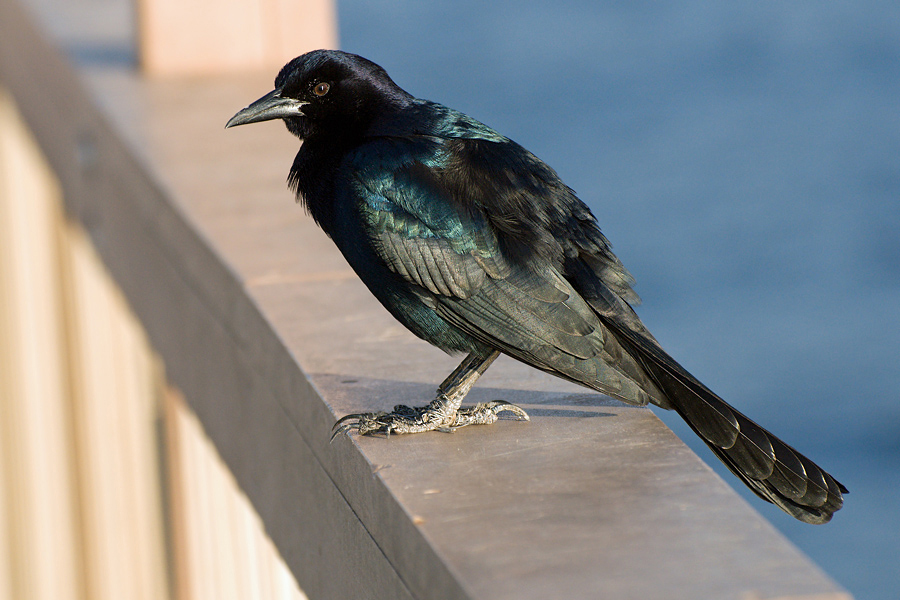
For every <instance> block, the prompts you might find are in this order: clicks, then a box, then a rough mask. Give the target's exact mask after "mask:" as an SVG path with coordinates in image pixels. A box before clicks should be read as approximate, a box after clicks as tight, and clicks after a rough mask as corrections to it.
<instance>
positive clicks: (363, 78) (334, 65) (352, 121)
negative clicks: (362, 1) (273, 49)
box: [225, 50, 412, 139]
mask: <svg viewBox="0 0 900 600" xmlns="http://www.w3.org/2000/svg"><path fill="white" fill-rule="evenodd" d="M411 99H412V96H410V95H409V94H408V93H406V92H405V91H403V90H402V89H401V88H400V87H399V86H397V84H395V83H394V82H393V81H392V80H391V78H390V77H389V76H388V74H387V73H386V72H385V70H384V69H382V68H381V67H379V66H378V65H376V64H375V63H373V62H372V61H370V60H367V59H365V58H363V57H361V56H357V55H355V54H348V53H346V52H340V51H338V50H315V51H313V52H308V53H307V54H304V55H303V56H298V57H297V58H295V59H294V60H292V61H291V62H289V63H288V64H286V65H285V66H284V67H283V68H282V69H281V72H279V73H278V77H276V78H275V89H274V90H272V91H271V92H269V93H268V94H266V95H265V96H263V97H262V98H260V99H259V100H257V101H256V102H254V103H253V104H251V105H250V106H248V107H247V108H244V109H242V110H240V111H239V112H238V113H237V114H236V115H234V116H233V117H231V119H230V120H229V121H228V123H227V124H226V125H225V127H226V128H228V127H235V126H237V125H246V124H248V123H258V122H260V121H270V120H272V119H283V120H284V122H285V125H287V128H288V130H289V131H290V132H291V133H293V134H294V135H296V136H297V137H299V138H301V139H307V138H310V137H314V136H318V135H329V136H346V135H353V134H361V133H363V132H364V131H365V129H366V128H367V127H368V126H369V124H371V122H372V120H373V119H374V118H375V117H376V116H377V115H379V114H381V113H383V112H384V111H385V110H386V109H389V108H390V107H392V106H397V107H399V106H403V105H405V104H407V103H408V102H409V101H410V100H411Z"/></svg>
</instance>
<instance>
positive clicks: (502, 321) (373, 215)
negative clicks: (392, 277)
mask: <svg viewBox="0 0 900 600" xmlns="http://www.w3.org/2000/svg"><path fill="white" fill-rule="evenodd" d="M369 168H370V169H371V162H370V163H369ZM424 173H426V171H425V170H424V169H423V168H422V167H421V165H417V166H414V167H411V168H399V169H395V170H394V171H393V172H392V173H391V174H390V176H385V175H381V176H379V177H373V176H372V173H371V171H370V172H369V173H368V174H367V175H368V176H366V177H362V176H360V177H357V179H356V181H358V182H359V183H358V187H357V195H358V197H359V210H360V211H361V213H362V215H363V217H364V218H363V220H364V222H365V224H366V229H367V233H368V236H369V239H370V242H371V243H372V246H373V248H374V250H375V252H376V254H377V255H378V256H379V257H380V258H381V260H382V261H383V262H384V264H385V265H386V266H387V267H388V269H390V270H391V271H392V272H394V273H396V274H397V275H399V276H400V277H402V278H403V279H405V280H406V281H407V282H408V283H409V284H412V285H413V286H415V288H418V290H419V291H418V293H419V295H420V297H422V298H423V301H425V302H426V303H428V304H429V305H430V306H432V308H433V309H434V310H435V311H436V312H437V313H438V315H440V316H441V317H442V318H444V319H445V320H447V321H448V322H450V323H452V324H453V325H455V326H456V327H458V328H460V329H462V330H463V331H465V332H466V333H468V334H469V335H471V336H472V337H474V338H476V339H478V340H480V341H482V342H483V343H485V344H488V345H489V346H491V347H495V348H500V349H502V350H503V351H504V352H506V353H507V354H509V355H511V356H513V357H514V358H517V359H519V360H522V361H523V362H526V363H528V364H531V365H533V366H535V367H537V368H540V369H543V370H546V371H549V372H552V373H554V374H555V375H558V376H561V377H564V378H566V379H570V380H572V381H575V382H577V383H581V384H583V385H588V386H590V387H593V388H595V389H598V390H600V391H602V392H604V393H607V394H609V395H611V396H614V397H616V398H619V399H622V400H625V401H628V402H634V403H640V404H645V403H646V402H647V400H648V397H647V394H646V393H644V392H643V391H642V390H641V389H640V387H639V386H638V385H637V384H636V383H635V382H634V381H633V379H634V374H636V373H639V369H638V368H637V366H636V365H633V364H630V363H631V362H633V361H631V359H630V357H628V356H627V354H626V353H624V352H623V351H622V348H621V346H620V345H619V343H618V342H617V341H616V340H615V339H614V338H613V337H612V336H610V335H609V334H608V332H607V331H606V330H605V328H604V327H603V325H602V324H601V322H600V320H599V319H598V318H597V315H596V313H595V312H594V310H593V309H592V308H591V307H590V306H589V305H588V304H587V302H585V301H584V299H582V298H581V296H580V295H579V294H578V293H577V292H576V291H575V290H574V289H573V288H572V286H571V284H570V283H569V282H568V281H566V280H565V279H564V278H563V277H562V276H561V275H560V274H559V272H558V271H557V270H556V269H555V268H554V267H553V266H552V265H551V264H549V263H548V262H546V261H544V260H542V259H538V258H535V259H534V260H531V261H529V263H528V264H527V265H522V264H517V263H515V262H513V261H511V260H509V259H508V258H507V257H506V256H505V254H504V252H503V251H502V250H501V244H500V242H499V241H498V238H497V234H496V232H495V230H494V229H493V228H492V227H491V225H490V223H489V222H488V219H487V218H486V217H485V215H484V214H482V213H480V212H479V211H477V210H473V209H472V208H471V207H468V208H463V207H462V206H461V204H460V203H458V202H455V201H454V200H453V199H451V198H448V197H446V195H445V193H444V192H443V191H442V190H441V188H440V187H439V186H436V185H434V182H433V181H432V180H430V179H429V178H428V177H427V175H423V174H424ZM629 367H630V368H629ZM629 371H630V372H631V373H630V374H629V373H628V372H629Z"/></svg>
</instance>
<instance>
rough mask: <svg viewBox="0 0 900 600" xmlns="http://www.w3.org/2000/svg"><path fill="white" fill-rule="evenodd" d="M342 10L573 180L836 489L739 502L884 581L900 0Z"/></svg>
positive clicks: (406, 74) (896, 544) (696, 334)
mask: <svg viewBox="0 0 900 600" xmlns="http://www.w3.org/2000/svg"><path fill="white" fill-rule="evenodd" d="M339 11H340V24H341V43H342V47H343V49H345V50H348V51H351V52H356V53H359V54H362V55H364V56H367V57H368V58H371V59H373V60H375V61H376V62H378V63H380V64H381V65H383V66H384V67H385V68H386V69H387V70H388V72H389V73H390V74H391V75H392V76H393V78H394V79H395V80H396V81H397V82H398V83H399V84H400V85H401V86H403V87H404V88H406V89H407V90H408V91H410V92H412V93H413V94H415V95H417V96H420V97H425V98H429V99H432V100H436V101H438V102H442V103H444V104H447V105H450V106H453V107H454V108H458V109H461V110H463V111H465V112H467V113H469V114H471V115H472V116H474V117H476V118H478V119H480V120H482V121H484V122H486V123H488V124H489V125H491V126H493V127H495V128H496V129H498V130H499V131H501V132H502V133H504V134H506V135H508V136H510V137H512V138H513V139H515V140H516V141H518V142H520V143H521V144H523V145H524V146H525V147H527V148H529V149H530V150H532V151H533V152H535V153H536V154H537V155H538V156H541V157H542V158H543V159H544V160H546V161H547V162H548V163H549V164H550V165H551V166H553V167H554V168H556V170H557V171H558V172H559V173H560V175H561V176H562V177H563V179H564V180H565V181H566V182H567V183H568V184H569V185H570V186H572V187H573V188H574V189H575V190H576V191H578V192H579V195H580V196H581V198H582V199H584V200H585V201H586V202H587V203H588V204H589V205H590V206H591V207H592V209H593V210H594V212H595V214H596V215H597V216H598V218H599V220H600V223H601V226H602V227H603V229H604V232H605V233H606V234H607V236H608V237H609V238H610V239H611V240H612V242H613V244H614V245H615V247H616V251H617V253H618V255H619V257H620V258H621V259H622V260H623V261H624V262H625V264H626V266H628V267H629V269H630V270H631V271H632V273H633V274H634V275H635V277H636V278H637V280H638V285H637V291H638V292H639V293H640V294H641V295H642V297H643V298H644V302H645V306H644V307H642V308H640V310H639V312H640V314H641V316H642V318H643V319H644V321H645V322H646V323H647V325H648V326H649V327H650V329H651V330H652V331H653V332H654V333H655V334H656V336H657V337H658V338H659V340H660V341H661V342H662V343H663V345H664V346H666V348H667V349H668V350H669V351H670V352H671V353H672V354H673V355H674V356H675V357H676V358H678V359H679V360H680V361H681V362H682V363H683V364H684V365H685V366H686V367H688V368H689V369H690V370H691V371H692V372H694V374H696V375H697V376H698V377H699V378H700V379H701V380H703V381H704V382H705V383H707V384H708V385H709V386H710V387H712V388H713V389H714V390H716V391H717V392H719V393H720V394H721V395H722V396H724V397H725V398H726V399H728V400H729V401H731V402H732V403H734V404H735V405H737V406H738V407H740V408H741V410H743V411H745V412H746V413H748V414H749V415H751V416H752V417H753V418H754V419H756V420H758V421H759V422H761V423H763V424H764V425H766V426H767V427H769V428H771V429H772V430H774V431H775V432H776V433H778V434H779V435H781V436H783V437H784V438H785V439H787V440H788V441H789V443H791V444H792V445H794V446H796V447H798V448H800V449H801V450H803V451H804V452H805V453H807V454H809V455H810V456H812V457H814V459H815V460H816V461H818V462H819V463H820V464H822V465H823V466H825V467H826V468H828V469H829V470H830V471H832V472H833V473H834V474H835V475H836V476H838V478H839V479H841V480H842V481H843V483H844V484H845V485H847V486H848V487H849V488H850V490H851V492H852V493H851V494H850V495H849V496H848V498H847V505H846V508H845V509H844V510H843V511H841V512H840V513H838V514H837V516H836V517H835V520H834V521H833V522H832V523H831V524H830V525H828V526H825V527H811V526H807V525H803V524H801V523H798V522H795V521H794V520H792V519H791V518H790V517H787V516H784V515H782V514H781V513H780V512H779V511H777V510H775V509H774V508H771V507H770V506H768V505H766V504H765V503H763V502H761V501H757V500H756V499H755V498H753V500H752V501H753V503H754V505H755V506H756V507H757V508H758V509H759V510H760V511H761V512H762V513H763V514H764V515H765V516H766V517H767V518H769V519H770V520H772V521H773V522H774V523H775V524H776V526H777V527H779V528H780V529H781V531H783V532H784V533H785V535H787V536H788V537H789V538H790V539H792V540H793V541H794V542H795V543H796V544H797V545H798V546H800V547H801V548H802V549H803V550H804V551H805V552H806V553H807V554H808V555H809V556H811V557H812V558H813V559H814V560H815V561H816V562H817V563H818V564H820V565H821V566H822V567H823V568H824V569H825V570H826V571H827V572H828V573H830V574H831V575H832V576H833V577H834V578H835V579H837V580H838V581H839V582H840V583H841V584H843V585H844V586H846V587H847V588H848V589H849V590H850V591H851V592H852V593H854V594H855V595H856V598H857V599H858V600H863V599H870V598H871V599H879V600H880V599H884V600H888V599H891V600H896V599H897V598H898V597H900V516H898V512H900V511H898V510H897V509H898V504H900V501H898V492H900V366H898V364H897V362H898V357H900V3H897V2H876V1H861V2H854V3H820V2H794V3H779V2H765V1H763V2H754V3H717V2H700V1H686V2H680V3H670V4H667V3H650V2H643V1H640V0H631V1H628V2H624V1H618V2H597V1H595V0H564V1H556V2H553V3H539V2H521V3H516V2H508V1H497V2H492V3H485V2H476V1H474V0H454V1H453V2H430V3H419V2H411V1H408V0H383V1H381V2H375V1H367V0H341V1H340V3H339ZM661 416H662V417H664V419H666V421H667V423H669V424H670V425H671V426H672V427H673V428H674V429H675V430H676V432H678V433H679V435H681V436H682V438H683V439H685V440H686V441H687V442H688V443H689V444H691V445H692V446H693V447H694V448H695V449H696V450H697V452H698V453H700V454H701V456H703V457H704V458H707V459H708V462H710V464H714V465H715V468H717V469H718V470H719V471H720V472H721V473H723V474H724V475H723V476H724V477H725V478H726V479H727V480H728V481H730V482H734V479H733V478H732V477H731V476H730V475H729V474H727V473H725V470H724V468H721V467H719V464H718V462H717V461H715V459H713V458H712V457H711V455H710V454H709V453H708V452H707V451H706V449H705V448H703V447H702V443H699V442H697V441H696V438H695V436H694V435H693V434H692V433H690V431H688V430H687V429H686V428H685V427H684V426H682V425H681V423H680V421H679V420H678V419H677V418H674V419H673V418H671V416H670V415H661ZM738 485H739V484H738ZM739 487H740V491H741V493H742V494H744V495H745V496H746V497H748V498H751V497H752V495H751V494H749V493H747V492H745V491H744V489H743V486H739Z"/></svg>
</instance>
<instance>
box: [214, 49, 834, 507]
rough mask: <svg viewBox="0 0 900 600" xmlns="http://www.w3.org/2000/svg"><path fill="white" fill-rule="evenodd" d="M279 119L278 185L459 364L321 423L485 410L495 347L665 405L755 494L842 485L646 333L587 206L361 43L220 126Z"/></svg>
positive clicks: (402, 425)
mask: <svg viewBox="0 0 900 600" xmlns="http://www.w3.org/2000/svg"><path fill="white" fill-rule="evenodd" d="M270 119H283V120H284V122H285V124H286V125H287V128H288V130H289V131H290V132H291V133H293V134H294V135H296V136H297V137H299V138H300V139H302V140H303V144H302V146H301V147H300V151H299V152H298V153H297V157H296V158H295V159H294V164H293V166H292V168H291V172H290V176H289V184H290V186H291V187H292V188H293V189H294V190H295V191H296V193H297V195H298V198H299V199H301V200H302V202H303V203H304V204H305V206H306V208H307V209H308V211H309V213H310V214H311V215H312V217H313V219H315V221H316V223H318V224H319V226H321V228H322V229H323V230H324V231H325V233H326V234H327V235H328V236H330V237H331V239H332V240H334V243H335V244H336V245H337V247H338V248H339V249H340V250H341V252H342V253H343V255H344V257H345V258H346V259H347V262H349V263H350V266H351V267H352V268H353V269H354V271H356V273H357V274H358V275H359V277H360V278H361V279H362V280H363V282H364V283H365V284H366V286H368V288H369V290H371V292H372V293H373V294H374V295H375V297H376V298H378V300H379V301H380V302H381V303H382V304H383V305H384V307H385V308H387V309H388V311H390V313H391V314H392V315H393V316H394V317H395V318H397V319H398V320H399V321H400V322H401V323H403V325H405V326H406V327H407V328H409V329H410V330H411V331H412V332H413V333H414V334H416V335H417V336H419V337H420V338H422V339H424V340H426V341H428V342H430V343H432V344H434V345H435V346H437V347H439V348H441V349H443V350H445V351H447V352H463V353H466V354H467V356H466V358H465V359H464V360H463V362H462V364H460V365H459V367H457V369H456V370H455V371H454V372H453V373H451V374H450V376H449V377H448V378H447V379H446V380H445V381H444V382H443V383H442V384H441V385H440V387H439V388H438V391H437V397H436V398H435V399H434V400H433V401H432V402H431V403H430V404H428V405H426V406H422V407H407V406H397V407H395V408H394V411H393V412H390V413H365V414H353V415H347V416H345V417H343V418H342V419H340V420H339V421H338V422H337V423H336V424H335V432H334V433H335V435H337V434H340V433H342V432H347V431H349V430H351V429H355V430H357V431H358V432H359V433H360V434H374V433H383V434H387V435H390V434H391V433H418V432H423V431H431V430H441V431H450V430H453V429H455V428H459V427H464V426H466V425H472V424H488V423H493V422H494V421H496V420H497V415H498V413H501V412H504V411H506V412H509V413H511V414H512V415H513V416H515V417H517V418H520V419H527V418H528V416H527V415H526V414H525V411H523V410H522V409H521V408H519V407H517V406H515V405H512V404H509V403H507V402H503V401H495V402H490V403H486V404H479V405H477V406H474V407H469V408H461V406H460V405H461V402H462V399H463V397H464V396H465V395H466V393H467V392H468V391H469V389H470V388H471V387H472V385H473V384H474V383H475V381H476V380H477V379H478V378H479V377H480V376H481V374H482V373H484V372H485V370H487V368H488V366H490V364H491V362H493V361H494V359H496V358H497V356H499V354H501V353H503V354H507V355H509V356H511V357H513V358H515V359H518V360H520V361H522V362H525V363H527V364H529V365H531V366H533V367H536V368H538V369H542V370H544V371H547V372H548V373H552V374H553V375H556V376H559V377H562V378H564V379H568V380H569V381H573V382H575V383H579V384H581V385H584V386H587V387H589V388H593V389H595V390H598V391H600V392H602V393H604V394H607V395H609V396H612V397H613V398H618V399H619V400H622V401H623V402H628V403H631V404H639V405H646V404H648V403H653V404H655V405H657V406H660V407H662V408H665V409H670V410H675V411H676V412H677V413H678V414H679V415H681V416H682V417H683V418H684V420H685V421H687V423H688V425H690V427H691V428H692V429H693V430H694V431H695V432H696V433H697V435H699V436H700V437H701V438H702V439H703V440H704V441H705V442H706V444H707V445H708V446H709V447H710V448H711V449H712V451H713V452H714V453H715V454H716V456H718V457H719V458H720V459H721V460H722V462H724V463H725V464H726V465H727V466H728V468H729V469H730V470H731V471H732V472H733V473H734V474H735V475H737V476H738V477H739V478H740V479H741V480H742V481H743V482H744V483H745V484H747V486H749V487H750V489H751V490H753V491H754V492H755V493H756V494H757V495H759V496H760V497H761V498H763V499H765V500H768V501H769V502H772V503H774V504H776V505H777V506H779V507H780V508H782V509H783V510H784V511H786V512H788V513H789V514H791V515H793V516H794V517H796V518H798V519H800V520H802V521H806V522H807V523H825V522H827V521H829V520H830V519H831V516H832V514H833V513H834V512H835V511H837V510H838V509H840V508H841V505H842V503H843V499H842V495H841V494H842V493H846V491H847V490H846V488H844V486H842V485H841V484H840V483H838V482H837V481H836V480H835V479H834V478H833V477H832V476H831V475H829V474H828V473H826V472H825V471H824V470H823V469H821V468H819V467H818V466H817V465H816V464H815V463H813V462H812V461H811V460H809V459H808V458H806V457H805V456H803V455H802V454H800V453H799V452H797V451H796V450H794V449H793V448H791V447H790V446H788V445H787V444H786V443H784V442H782V441H781V440H779V439H778V438H777V437H775V436H774V435H772V434H771V433H769V432H768V431H766V430H765V429H763V428H762V427H760V426H759V425H757V424H756V423H754V422H753V421H751V420H750V419H748V418H747V417H745V416H744V415H743V414H741V413H740V412H738V411H737V410H735V409H734V408H732V407H731V406H729V405H728V404H727V403H726V402H725V401H724V400H722V399H721V398H719V397H718V396H717V395H716V394H714V393H713V392H712V391H710V390H709V389H708V388H707V387H706V386H704V385H703V384H702V383H700V382H699V381H698V380H697V379H696V378H694V377H693V376H692V375H691V374H690V373H688V372H687V371H686V370H685V369H684V368H683V367H681V365H679V364H678V363H677V362H676V361H675V360H674V359H673V358H672V357H670V356H669V355H668V354H667V353H666V352H665V351H664V350H663V349H662V347H660V345H659V343H658V342H657V341H656V339H654V337H653V336H652V335H651V334H650V332H649V331H647V329H646V328H645V327H644V325H643V323H641V321H640V319H639V318H638V317H637V315H636V314H635V312H634V310H633V309H632V307H631V305H632V304H635V303H636V302H637V301H638V298H637V295H636V294H635V293H634V291H633V290H632V288H631V285H632V282H633V280H632V278H631V275H630V274H629V273H628V271H626V270H625V267H624V266H622V263H621V262H619V259H618V258H616V256H615V255H614V254H613V253H612V250H611V249H610V244H609V242H608V241H607V240H606V238H605V237H604V236H603V234H602V233H601V232H600V229H599V227H598V225H597V221H596V219H595V218H594V215H593V214H591V212H590V210H589V209H588V207H587V206H585V204H584V203H582V202H581V201H580V200H579V199H578V198H577V197H576V196H575V193H574V192H573V191H572V190H571V189H569V187H567V186H566V185H565V184H564V183H563V182H562V181H561V180H560V179H559V177H558V176H557V174H556V172H555V171H553V169H551V168H550V167H549V166H547V165H546V164H545V163H544V162H542V161H541V160H540V159H538V158H537V157H536V156H534V155H533V154H531V153H530V152H528V151H527V150H526V149H524V148H523V147H521V146H520V145H518V144H516V143H515V142H513V141H512V140H510V139H508V138H506V137H504V136H502V135H500V134H499V133H497V132H496V131H494V130H493V129H491V128H489V127H487V126H486V125H484V124H482V123H479V122H478V121H476V120H475V119H472V118H470V117H468V116H466V115H464V114H462V113H460V112H457V111H455V110H452V109H450V108H447V107H445V106H442V105H440V104H436V103H434V102H429V101H426V100H420V99H418V98H415V97H413V96H412V95H410V94H408V93H407V92H406V91H404V90H402V89H401V88H400V87H399V86H397V85H396V84H395V83H394V82H393V81H392V80H391V78H390V77H388V75H387V73H386V72H385V71H384V69H382V68H381V67H379V66H378V65H376V64H375V63H373V62H371V61H369V60H366V59H365V58H362V57H360V56H355V55H353V54H347V53H344V52H338V51H328V50H318V51H315V52H310V53H308V54H304V55H303V56H300V57H298V58H296V59H294V60H292V61H291V62H289V63H288V64H287V65H285V67H284V68H283V69H282V70H281V72H280V73H279V74H278V77H277V78H276V79H275V89H274V90H273V91H272V92H270V93H268V94H267V95H265V96H263V97H262V98H260V99H259V100H257V101H256V102H254V103H253V104H251V105H250V106H248V107H247V108H245V109H243V110H241V111H240V112H238V113H237V114H236V115H235V116H234V117H232V119H231V120H230V121H228V124H227V125H226V127H233V126H235V125H244V124H247V123H255V122H258V121H266V120H270Z"/></svg>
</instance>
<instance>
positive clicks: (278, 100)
mask: <svg viewBox="0 0 900 600" xmlns="http://www.w3.org/2000/svg"><path fill="white" fill-rule="evenodd" d="M305 104H309V102H303V101H301V100H297V99H296V98H282V96H281V90H280V89H276V90H272V91H271V92H269V93H268V94H266V95H265V96H263V97H262V98H260V99H259V100H257V101H256V102H254V103H253V104H251V105H250V106H248V107H247V108H244V109H241V110H240V111H238V113H237V114H236V115H234V116H233V117H231V119H229V120H228V123H226V124H225V129H228V128H229V127H237V126H238V125H246V124H248V123H259V122H260V121H271V120H272V119H284V118H287V117H302V116H303V112H302V111H301V110H300V109H301V108H303V106H304V105H305Z"/></svg>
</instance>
